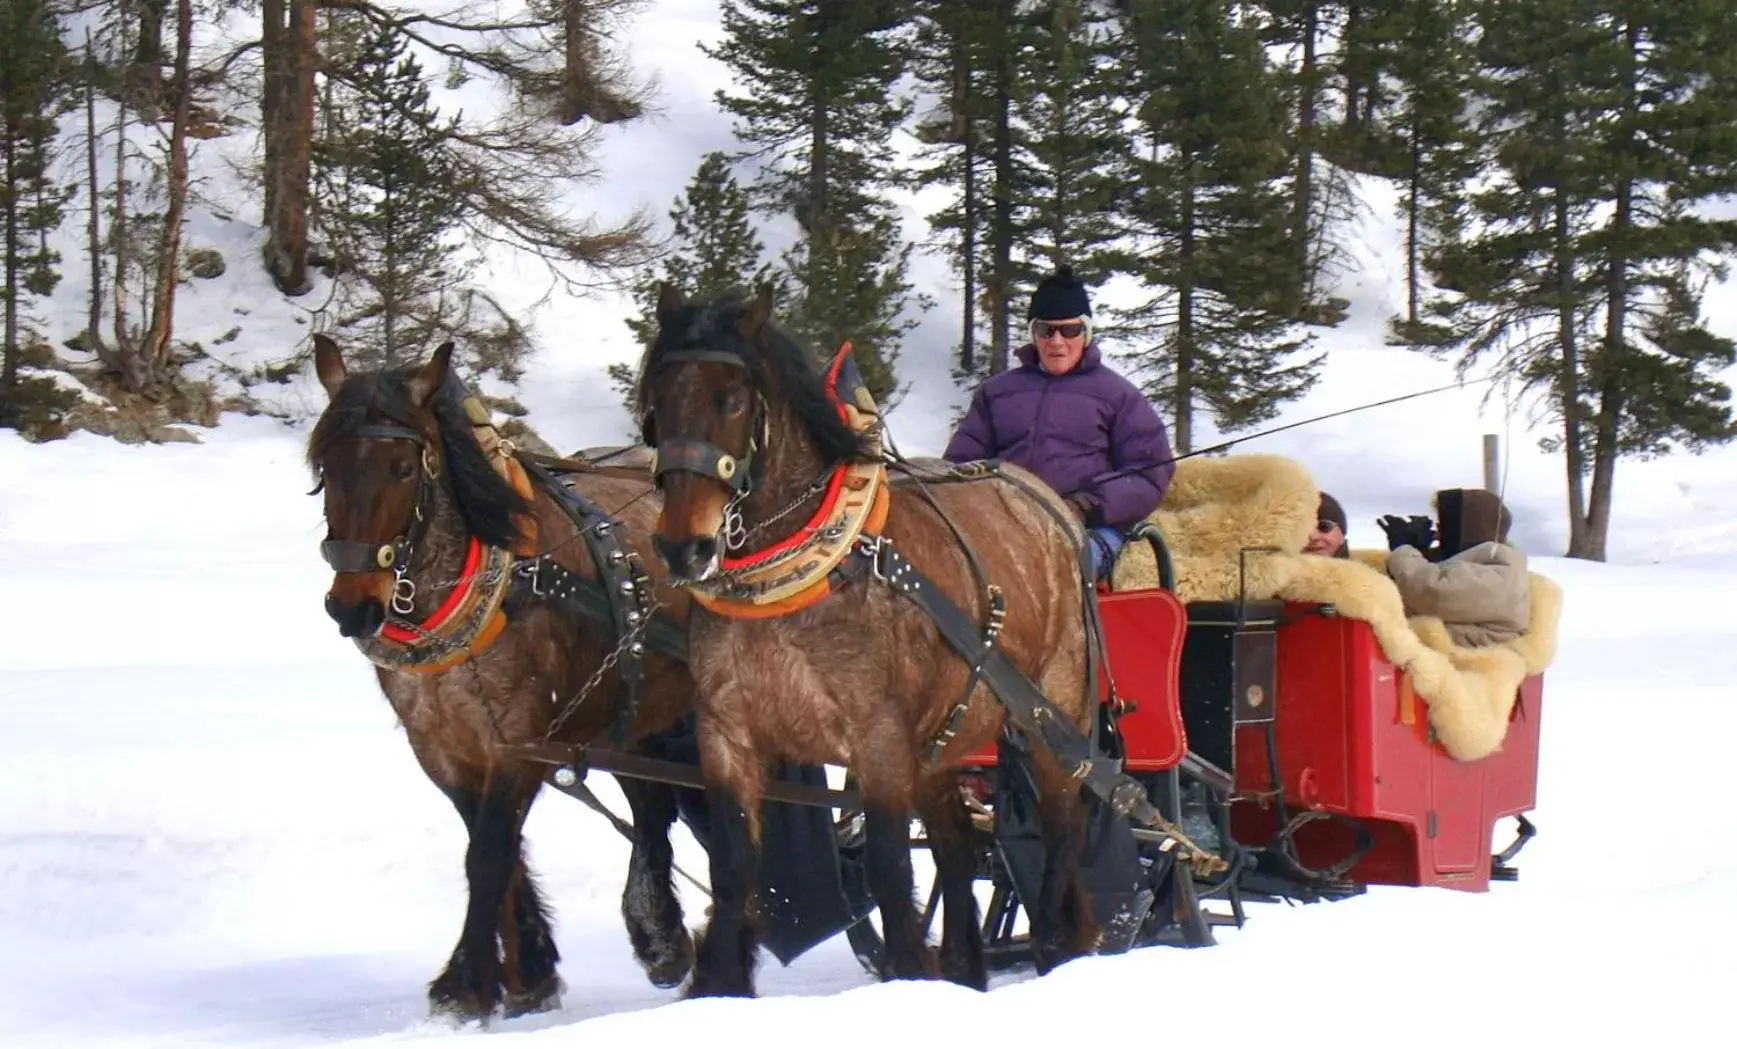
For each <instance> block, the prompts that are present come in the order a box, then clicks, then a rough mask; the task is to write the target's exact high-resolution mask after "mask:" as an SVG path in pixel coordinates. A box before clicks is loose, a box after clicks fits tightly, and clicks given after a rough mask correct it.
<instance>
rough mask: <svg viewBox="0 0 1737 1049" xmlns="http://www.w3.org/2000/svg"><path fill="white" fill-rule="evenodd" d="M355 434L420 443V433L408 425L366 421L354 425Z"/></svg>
mask: <svg viewBox="0 0 1737 1049" xmlns="http://www.w3.org/2000/svg"><path fill="white" fill-rule="evenodd" d="M356 436H357V437H385V438H387V439H389V440H400V441H415V442H416V443H417V444H421V443H422V434H421V433H419V432H418V431H416V430H412V429H411V428H410V427H408V426H383V425H380V424H377V423H368V424H366V425H364V426H358V427H356Z"/></svg>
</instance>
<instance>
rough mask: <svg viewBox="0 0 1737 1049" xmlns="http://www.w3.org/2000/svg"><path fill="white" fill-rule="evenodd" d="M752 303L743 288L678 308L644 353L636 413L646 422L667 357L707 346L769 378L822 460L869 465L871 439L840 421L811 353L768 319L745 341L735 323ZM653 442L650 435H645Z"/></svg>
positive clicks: (758, 380) (763, 380) (759, 378)
mask: <svg viewBox="0 0 1737 1049" xmlns="http://www.w3.org/2000/svg"><path fill="white" fill-rule="evenodd" d="M749 304H750V301H749V299H748V298H747V297H746V296H745V295H744V293H743V292H742V291H741V290H740V289H730V290H728V291H725V292H723V293H721V294H719V295H717V296H714V297H713V298H711V299H709V300H702V299H695V300H693V301H690V302H688V303H685V304H683V305H682V306H681V307H679V308H678V309H677V310H676V311H675V312H674V313H673V314H672V315H671V316H669V317H667V318H665V320H664V323H663V324H661V325H660V326H659V328H658V333H657V340H656V341H655V342H653V343H652V345H651V347H650V348H649V349H648V350H647V351H646V355H645V362H644V367H643V371H642V373H641V379H640V383H639V389H638V392H637V395H636V396H637V402H636V407H637V412H638V415H639V417H640V419H641V420H645V419H646V418H647V414H646V413H647V410H648V409H649V407H650V405H649V403H648V397H649V393H648V391H649V389H650V381H649V380H650V378H651V376H652V375H653V374H655V373H656V371H657V369H658V367H659V365H660V364H662V363H663V361H664V358H665V355H666V354H670V353H674V352H677V351H679V350H684V349H693V348H695V347H701V346H703V347H705V348H706V349H708V350H722V351H724V352H725V353H730V354H734V355H735V356H737V357H739V358H741V360H742V362H743V363H744V364H746V365H747V366H748V370H749V372H750V374H752V375H753V376H754V381H755V384H756V385H757V386H759V387H760V388H761V389H764V388H765V387H766V386H767V380H768V379H770V380H771V382H772V384H773V385H775V386H776V387H777V388H778V390H779V391H780V392H781V393H782V394H783V396H784V399H785V400H786V401H787V402H789V404H790V407H791V410H792V411H793V412H795V414H796V418H797V419H798V421H800V422H801V423H802V426H803V428H804V429H805V430H807V431H808V435H809V436H810V437H812V438H813V439H814V443H815V445H816V450H817V451H818V452H819V454H820V457H821V459H822V461H824V462H828V463H837V462H866V461H870V460H872V459H873V458H874V457H875V456H874V452H873V449H872V446H871V444H870V443H869V441H868V440H867V439H866V438H865V437H864V436H863V435H861V434H859V433H857V432H856V431H855V430H852V429H851V428H850V427H849V426H848V425H847V424H846V423H845V421H844V420H843V419H841V418H840V417H839V413H838V409H837V407H836V406H834V405H833V403H832V402H831V401H830V400H829V399H828V398H827V396H826V385H825V376H824V375H823V374H822V372H821V369H820V368H819V367H817V364H818V362H817V361H816V359H815V357H814V355H813V354H811V353H810V352H809V351H808V349H807V348H806V347H804V346H803V345H802V344H801V343H799V342H797V341H796V339H795V338H793V337H792V336H791V335H790V334H789V333H787V332H786V331H784V329H782V328H780V327H778V326H777V325H776V324H774V323H773V322H772V320H771V319H770V318H768V319H767V321H766V323H765V324H764V325H763V326H762V327H761V329H760V338H759V339H757V340H751V339H747V338H744V337H743V336H742V333H741V329H740V328H739V327H738V326H737V321H738V320H739V319H740V318H741V316H742V314H743V313H744V312H745V311H746V310H747V309H748V307H749ZM645 439H646V441H647V443H652V442H651V437H650V435H649V434H647V435H645Z"/></svg>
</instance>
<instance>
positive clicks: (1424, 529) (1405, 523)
mask: <svg viewBox="0 0 1737 1049" xmlns="http://www.w3.org/2000/svg"><path fill="white" fill-rule="evenodd" d="M1375 523H1376V524H1378V525H1380V526H1381V530H1382V531H1383V532H1386V533H1387V549H1389V550H1398V549H1399V548H1400V547H1402V546H1414V547H1416V548H1417V549H1419V550H1422V551H1427V550H1428V549H1429V548H1430V547H1431V546H1433V545H1434V544H1435V522H1434V521H1431V520H1430V519H1429V518H1428V517H1425V516H1423V515H1421V514H1413V515H1412V516H1410V517H1400V516H1398V515H1397V514H1388V515H1386V516H1385V517H1380V518H1377V519H1376V521H1375Z"/></svg>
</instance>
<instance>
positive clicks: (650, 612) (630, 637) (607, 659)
mask: <svg viewBox="0 0 1737 1049" xmlns="http://www.w3.org/2000/svg"><path fill="white" fill-rule="evenodd" d="M663 607H664V605H663V602H662V601H659V600H658V599H657V596H656V595H655V594H654V595H652V599H651V604H650V605H649V606H646V607H643V608H641V610H640V616H639V622H637V623H635V624H633V626H632V627H630V628H629V629H628V631H627V633H625V634H622V635H621V640H620V641H617V642H616V643H615V647H614V648H613V649H612V650H610V652H609V653H608V654H607V655H605V656H604V657H603V661H602V662H601V663H599V664H597V669H596V670H595V671H593V672H592V674H591V677H590V678H588V679H586V681H585V684H583V685H581V686H580V687H579V691H578V692H576V693H574V695H573V698H571V699H569V700H568V701H567V702H566V704H565V705H564V706H563V707H562V708H561V709H560V710H559V711H558V712H556V714H555V717H554V719H553V720H552V721H550V722H549V727H548V728H547V729H544V730H543V738H542V739H540V740H538V742H539V743H547V742H549V740H551V739H553V738H554V736H555V733H556V732H559V731H560V730H561V726H563V725H565V724H566V723H567V719H568V718H570V717H572V716H573V714H574V712H575V711H577V710H578V709H579V708H580V707H581V706H582V705H583V704H584V703H585V700H586V699H587V698H588V697H589V696H590V695H591V693H592V692H593V691H595V690H596V688H597V686H598V685H600V684H602V683H603V676H604V675H605V674H607V673H609V671H610V669H611V668H612V667H614V666H615V665H616V664H617V663H619V662H621V657H622V656H623V655H624V654H626V652H627V651H628V649H630V648H632V647H633V645H634V644H636V643H637V642H638V641H639V640H640V638H641V637H643V636H644V634H645V631H646V630H647V629H648V628H649V627H650V626H651V621H652V617H653V616H654V615H656V614H657V612H658V610H659V609H661V608H663Z"/></svg>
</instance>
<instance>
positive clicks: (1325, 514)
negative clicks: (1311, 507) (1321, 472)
mask: <svg viewBox="0 0 1737 1049" xmlns="http://www.w3.org/2000/svg"><path fill="white" fill-rule="evenodd" d="M1303 553H1305V554H1314V555H1316V556H1318V557H1338V558H1348V557H1350V556H1351V544H1350V543H1349V542H1347V541H1346V539H1345V509H1344V508H1343V507H1341V506H1340V505H1339V500H1337V499H1335V498H1333V497H1332V496H1330V495H1328V494H1327V493H1326V492H1322V493H1321V502H1320V505H1319V506H1318V507H1317V508H1316V510H1315V530H1314V531H1313V532H1310V533H1309V541H1308V543H1307V544H1306V545H1305V546H1304V547H1303Z"/></svg>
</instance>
